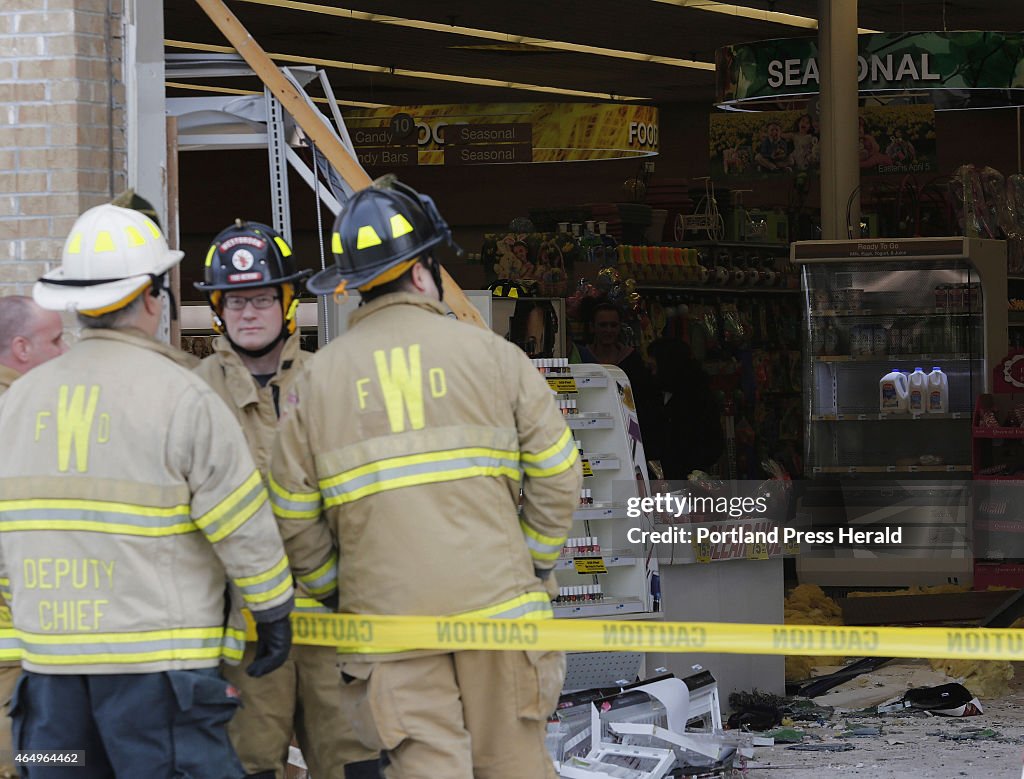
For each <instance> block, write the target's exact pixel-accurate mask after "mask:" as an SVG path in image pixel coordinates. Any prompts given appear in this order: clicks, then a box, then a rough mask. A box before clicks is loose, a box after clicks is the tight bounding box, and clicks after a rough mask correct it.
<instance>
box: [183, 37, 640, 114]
mask: <svg viewBox="0 0 1024 779" xmlns="http://www.w3.org/2000/svg"><path fill="white" fill-rule="evenodd" d="M164 45H165V46H168V47H170V48H173V49H186V50H189V51H211V52H218V53H221V54H235V53H237V52H236V51H235V50H234V49H233V48H231V47H230V46H215V45H213V44H210V43H193V42H191V41H174V40H167V39H165V40H164ZM267 56H268V57H270V58H271V59H272V60H275V61H276V62H291V63H296V64H301V65H318V66H320V67H324V68H337V69H339V70H355V71H360V72H363V73H385V74H387V75H393V76H402V77H404V78H419V79H427V80H430V81H452V82H456V83H459V84H472V85H474V86H481V87H498V88H500V89H519V90H523V91H527V92H544V93H546V94H551V95H566V96H568V97H587V98H591V99H593V100H610V99H614V100H621V101H624V102H625V101H636V100H650V99H651V98H649V97H635V96H630V95H615V96H614V97H613V96H612V95H610V94H609V93H608V92H588V91H586V90H582V89H563V88H561V87H546V86H540V85H537V84H522V83H520V82H518V81H501V80H499V79H494V78H479V77H477V76H464V75H455V74H452V73H430V72H427V71H423V70H406V69H405V68H391V67H385V66H383V65H363V64H361V63H358V62H343V61H341V60H331V59H323V58H321V57H300V56H298V55H295V54H271V53H270V52H268V53H267Z"/></svg>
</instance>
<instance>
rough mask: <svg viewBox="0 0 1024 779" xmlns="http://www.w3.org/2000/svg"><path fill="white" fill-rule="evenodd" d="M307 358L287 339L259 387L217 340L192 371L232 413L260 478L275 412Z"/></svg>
mask: <svg viewBox="0 0 1024 779" xmlns="http://www.w3.org/2000/svg"><path fill="white" fill-rule="evenodd" d="M310 357H312V355H311V354H310V353H309V352H304V351H302V349H300V348H299V337H298V335H292V336H290V337H289V338H288V340H287V341H285V344H284V349H283V350H282V351H281V363H280V365H279V366H278V369H277V373H275V374H274V378H272V379H271V380H270V381H269V382H267V386H266V387H261V386H260V385H259V384H257V383H256V380H255V379H253V377H252V374H251V373H249V369H248V368H246V367H245V363H243V362H242V358H241V357H239V356H238V353H237V352H236V351H235V350H234V349H233V348H232V347H231V343H230V342H229V341H228V339H227V338H217V339H216V340H215V341H214V342H213V354H211V355H210V356H209V357H207V358H206V359H205V360H203V361H202V362H201V363H199V366H198V367H197V368H196V369H195V372H196V373H197V374H199V375H200V376H202V377H203V379H204V380H205V381H206V383H207V384H209V385H210V386H211V387H212V388H213V391H214V392H216V393H217V395H219V396H220V398H221V400H223V401H224V402H225V403H227V404H228V408H230V409H231V410H232V411H233V412H234V414H235V419H237V420H238V424H239V425H240V426H241V428H242V432H243V433H245V440H246V441H247V442H248V444H249V451H250V452H251V453H252V456H253V459H254V460H255V461H256V467H257V468H258V469H259V471H260V473H261V474H263V475H264V476H265V475H266V473H267V468H268V467H269V466H270V451H271V448H272V447H273V444H274V434H275V433H276V432H277V408H278V407H279V406H280V404H283V403H284V401H285V398H286V397H287V396H288V391H289V390H290V389H291V386H292V385H293V384H294V383H295V377H296V376H298V375H299V372H300V370H301V368H302V366H303V365H305V364H306V361H307V360H308V359H309V358H310ZM275 398H276V402H275Z"/></svg>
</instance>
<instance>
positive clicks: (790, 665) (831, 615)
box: [785, 584, 843, 681]
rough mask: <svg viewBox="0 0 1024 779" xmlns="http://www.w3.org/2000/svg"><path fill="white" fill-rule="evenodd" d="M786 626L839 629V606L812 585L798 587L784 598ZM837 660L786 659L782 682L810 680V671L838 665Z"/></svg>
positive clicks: (841, 613) (827, 658) (818, 658)
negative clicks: (832, 626)
mask: <svg viewBox="0 0 1024 779" xmlns="http://www.w3.org/2000/svg"><path fill="white" fill-rule="evenodd" d="M785 615H786V624H787V625H842V624H843V612H842V611H841V610H840V608H839V604H838V603H836V602H835V601H834V600H832V599H831V598H830V597H828V596H827V595H826V594H825V592H824V590H822V589H821V587H819V586H818V585H816V584H801V585H800V586H798V587H796V588H794V590H793V591H792V592H791V593H790V594H789V597H788V598H786V603H785ZM842 661H843V658H841V657H803V656H787V657H786V679H788V680H791V681H796V680H800V679H807V678H808V677H810V676H811V669H812V668H813V667H815V666H821V665H839V664H840V663H842Z"/></svg>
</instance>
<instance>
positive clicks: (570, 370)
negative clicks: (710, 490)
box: [534, 360, 660, 618]
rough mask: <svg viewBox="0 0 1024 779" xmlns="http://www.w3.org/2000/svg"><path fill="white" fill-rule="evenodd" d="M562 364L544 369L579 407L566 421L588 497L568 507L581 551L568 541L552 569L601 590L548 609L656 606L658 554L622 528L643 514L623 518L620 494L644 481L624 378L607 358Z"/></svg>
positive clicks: (559, 613) (564, 579)
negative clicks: (601, 361)
mask: <svg viewBox="0 0 1024 779" xmlns="http://www.w3.org/2000/svg"><path fill="white" fill-rule="evenodd" d="M534 362H535V363H538V362H544V361H538V360H535V361H534ZM548 362H550V361H548ZM562 370H563V371H567V372H558V373H554V372H550V370H548V371H547V372H545V373H544V375H545V378H547V379H548V383H549V385H550V386H551V388H552V390H555V391H556V396H557V397H558V398H559V399H573V400H575V401H576V406H577V409H578V413H576V414H568V415H567V416H566V423H567V424H568V425H569V428H570V429H571V430H572V431H573V435H574V436H575V438H576V440H577V441H578V442H579V444H580V445H581V447H582V451H581V454H582V458H583V463H584V466H583V473H584V478H583V486H584V489H585V490H587V491H589V494H590V495H591V496H592V499H593V502H592V503H586V504H582V503H581V505H580V506H579V507H578V508H577V509H576V511H575V512H574V513H573V525H572V530H571V531H570V533H569V538H570V539H574V540H575V539H582V540H585V541H584V544H581V546H582V550H579V549H578V548H576V547H571V546H568V545H567V547H566V549H565V550H564V551H563V554H562V556H561V557H559V559H558V561H557V562H556V564H555V570H556V571H557V574H556V575H557V577H558V583H559V586H560V587H561V588H563V590H564V589H565V588H572V587H586V586H593V585H600V587H601V593H602V597H601V598H600V599H599V600H587V599H579V600H572V599H569V600H565V599H563V600H562V601H561V602H556V603H555V606H554V609H555V616H556V617H562V618H585V617H595V618H596V617H605V618H612V617H622V616H625V615H629V616H630V617H631V618H637V617H644V616H654V615H655V614H656V613H657V612H658V610H659V608H660V604H658V603H656V602H655V600H654V598H653V597H652V595H651V581H652V578H653V577H654V576H656V575H657V560H654V559H652V560H648V558H649V556H650V555H649V551H650V549H649V547H648V546H646V545H644V544H630V543H629V542H628V540H627V531H628V529H629V528H630V527H633V526H635V525H638V524H642V523H643V522H644V521H645V520H643V519H642V518H640V519H631V518H629V517H628V516H627V515H626V506H627V503H626V501H627V500H628V499H629V498H631V497H637V496H639V495H640V494H641V493H640V490H641V486H640V485H643V489H645V490H647V492H645V493H644V494H649V484H650V482H649V479H648V475H647V464H646V460H645V457H644V449H643V442H642V440H641V438H640V426H639V423H638V422H637V417H636V412H635V408H634V407H633V401H632V389H631V388H630V385H629V380H628V379H627V378H626V375H625V373H623V372H622V371H621V370H619V369H618V368H615V367H611V366H607V365H590V364H584V365H568V366H564V367H563V369H562ZM587 539H593V541H594V542H596V543H591V542H590V541H586V540H587ZM592 547H596V548H592Z"/></svg>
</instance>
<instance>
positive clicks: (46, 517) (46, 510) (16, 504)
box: [0, 498, 197, 537]
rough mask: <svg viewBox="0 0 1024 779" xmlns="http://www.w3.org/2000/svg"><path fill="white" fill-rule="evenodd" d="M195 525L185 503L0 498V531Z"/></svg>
mask: <svg viewBox="0 0 1024 779" xmlns="http://www.w3.org/2000/svg"><path fill="white" fill-rule="evenodd" d="M196 529H197V528H196V524H195V523H194V522H193V521H192V518H191V517H190V516H189V507H188V506H187V505H179V506H145V505H141V504H137V503H118V502H114V501H105V500H83V499H71V498H35V499H28V500H0V532H11V531H16V530H22V531H23V530H84V531H88V532H92V533H113V534H117V535H129V536H148V537H158V536H173V535H180V534H182V533H193V532H195V531H196Z"/></svg>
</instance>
